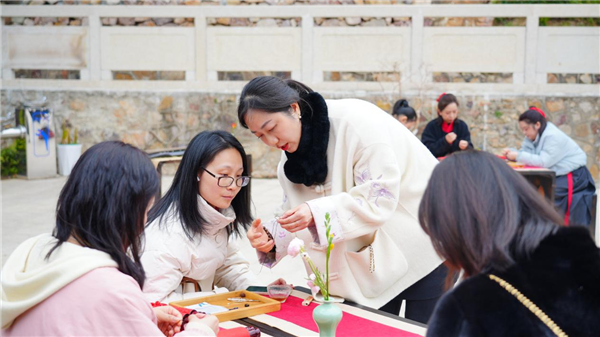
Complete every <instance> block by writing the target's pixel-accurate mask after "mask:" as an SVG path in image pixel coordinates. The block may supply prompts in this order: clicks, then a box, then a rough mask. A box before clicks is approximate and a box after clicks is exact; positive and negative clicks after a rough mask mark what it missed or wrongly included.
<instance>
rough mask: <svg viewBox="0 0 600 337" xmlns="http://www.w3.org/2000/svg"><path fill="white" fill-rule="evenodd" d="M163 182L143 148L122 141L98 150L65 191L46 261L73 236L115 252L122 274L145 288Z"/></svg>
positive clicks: (73, 173) (75, 169)
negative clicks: (150, 232)
mask: <svg viewBox="0 0 600 337" xmlns="http://www.w3.org/2000/svg"><path fill="white" fill-rule="evenodd" d="M158 184H159V180H158V174H157V173H156V169H155V168H154V166H153V165H152V162H151V161H150V158H148V155H146V153H144V152H142V151H141V150H139V149H137V148H135V147H133V146H131V145H128V144H125V143H123V142H116V141H111V142H103V143H99V144H96V145H94V146H92V147H91V148H89V149H88V150H87V151H85V152H84V153H83V155H82V156H81V158H79V160H78V161H77V163H76V164H75V167H73V170H72V171H71V175H70V176H69V179H68V180H67V183H66V184H65V186H64V187H63V189H62V191H61V192H60V196H59V197H58V204H57V206H56V227H55V228H54V231H53V235H54V236H55V237H56V238H57V239H58V243H57V244H56V245H55V246H54V247H53V248H52V249H51V250H50V252H49V253H48V255H47V256H46V258H48V257H50V255H51V254H52V252H53V251H54V250H55V249H56V248H58V247H59V246H60V245H61V244H63V243H64V242H65V241H67V240H68V239H69V237H71V236H72V237H73V238H74V239H75V240H77V242H78V243H79V244H80V245H82V246H84V247H89V248H93V249H97V250H100V251H103V252H105V253H107V254H109V255H110V256H111V257H112V259H113V260H115V262H117V265H118V267H119V270H120V271H121V272H123V273H125V274H127V275H129V276H131V277H133V278H134V279H135V280H136V281H137V282H138V284H139V285H140V287H143V286H144V279H145V273H144V268H143V267H142V264H141V262H140V255H141V236H142V234H143V231H144V218H145V215H146V210H147V209H148V206H149V204H150V202H151V201H152V198H153V197H154V195H155V194H156V193H157V191H158V186H159V185H158ZM128 250H129V252H130V256H131V257H129V256H128V254H127V251H128ZM132 259H133V260H132Z"/></svg>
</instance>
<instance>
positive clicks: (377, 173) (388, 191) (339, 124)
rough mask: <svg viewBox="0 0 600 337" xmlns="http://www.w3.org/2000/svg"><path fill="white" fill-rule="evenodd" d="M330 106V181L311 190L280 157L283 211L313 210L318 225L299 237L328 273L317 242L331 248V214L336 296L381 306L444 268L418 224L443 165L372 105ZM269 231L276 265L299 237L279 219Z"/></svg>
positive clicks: (267, 259)
mask: <svg viewBox="0 0 600 337" xmlns="http://www.w3.org/2000/svg"><path fill="white" fill-rule="evenodd" d="M327 107H328V110H329V121H330V123H331V128H330V133H329V143H328V147H327V164H328V173H327V178H326V181H325V183H324V184H323V185H316V186H312V187H307V186H304V185H302V184H294V183H292V182H291V181H289V180H288V179H287V178H286V176H285V173H284V171H283V164H284V163H285V161H286V159H287V158H286V156H285V154H284V155H282V159H281V161H280V163H279V167H278V177H279V182H280V184H281V187H282V188H283V191H284V203H283V211H285V210H287V209H290V208H293V207H296V206H298V205H300V204H302V203H304V202H306V203H308V205H309V206H310V208H311V211H312V213H313V216H314V219H315V223H316V226H315V227H312V228H311V227H309V229H311V230H303V231H300V232H298V233H297V236H298V237H299V238H301V239H303V240H304V242H305V245H306V248H307V251H308V253H309V255H310V256H311V258H312V259H313V261H314V262H315V264H316V265H317V267H318V268H319V270H321V271H322V272H324V271H325V248H326V246H325V245H320V244H319V242H322V243H325V244H326V241H325V240H326V239H325V227H324V221H325V213H327V212H329V213H330V214H331V224H332V231H333V233H334V237H335V239H334V242H335V248H334V249H333V251H332V254H331V259H330V292H331V293H332V294H333V295H337V296H341V297H344V298H346V299H348V300H351V301H354V302H357V303H359V304H362V305H367V306H370V307H373V308H379V307H381V306H383V305H384V304H386V303H387V302H389V301H390V300H391V299H393V298H394V297H396V296H397V295H398V294H399V293H400V292H402V291H403V290H405V289H406V288H408V287H409V286H411V285H412V284H414V283H415V282H417V281H418V280H420V279H421V278H423V277H424V276H426V275H427V274H429V273H430V272H431V271H433V270H434V269H435V268H436V267H438V266H439V265H440V264H441V263H442V260H441V259H440V258H439V257H438V255H437V254H436V252H435V251H434V249H433V246H432V244H431V241H430V239H429V236H427V235H426V234H425V233H424V232H423V230H422V229H421V227H420V225H419V223H418V219H417V218H418V209H419V203H420V201H421V197H422V195H423V192H424V190H425V188H426V186H427V182H428V180H429V177H430V175H431V173H432V171H433V169H434V167H435V165H436V163H437V160H436V159H435V158H434V157H433V156H432V155H431V153H430V152H429V150H427V148H426V147H425V146H424V145H423V144H422V143H421V141H420V140H419V139H417V138H416V137H415V136H414V135H413V134H412V133H411V132H410V131H409V130H408V129H406V128H405V127H404V126H403V125H402V124H401V123H399V122H398V121H397V120H394V118H392V117H391V116H390V115H388V114H387V113H385V112H384V111H383V110H381V109H379V108H378V107H377V106H375V105H373V104H371V103H368V102H366V101H362V100H357V99H344V100H328V101H327ZM265 227H266V228H268V229H269V230H270V231H271V233H272V234H274V237H275V240H276V256H275V257H273V256H272V255H273V254H269V255H266V254H262V253H259V259H260V261H261V262H263V263H264V264H265V265H267V266H269V265H271V266H272V265H274V264H275V263H277V262H278V261H279V260H280V259H281V258H283V257H284V256H285V255H286V251H287V245H288V243H289V241H290V240H291V238H292V237H293V234H290V233H288V232H286V231H285V230H283V229H282V228H281V227H279V226H278V225H277V223H276V222H274V221H272V222H270V223H267V224H266V225H265ZM315 229H316V230H315ZM311 231H312V233H311ZM369 245H370V247H369ZM298 258H299V257H298ZM371 261H372V262H373V263H371ZM307 272H308V273H309V274H310V273H311V272H310V269H308V268H307Z"/></svg>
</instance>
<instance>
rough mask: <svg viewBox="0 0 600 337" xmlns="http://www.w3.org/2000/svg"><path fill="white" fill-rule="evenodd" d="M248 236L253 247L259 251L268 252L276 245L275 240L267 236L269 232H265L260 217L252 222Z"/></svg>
mask: <svg viewBox="0 0 600 337" xmlns="http://www.w3.org/2000/svg"><path fill="white" fill-rule="evenodd" d="M246 237H248V240H250V244H251V245H252V248H254V249H256V250H258V251H259V252H263V253H268V252H270V251H271V249H273V247H274V246H275V242H274V241H273V240H271V239H269V237H268V236H267V232H265V229H264V228H263V226H262V224H261V221H260V219H256V220H254V221H253V222H252V226H250V228H249V229H248V232H247V233H246Z"/></svg>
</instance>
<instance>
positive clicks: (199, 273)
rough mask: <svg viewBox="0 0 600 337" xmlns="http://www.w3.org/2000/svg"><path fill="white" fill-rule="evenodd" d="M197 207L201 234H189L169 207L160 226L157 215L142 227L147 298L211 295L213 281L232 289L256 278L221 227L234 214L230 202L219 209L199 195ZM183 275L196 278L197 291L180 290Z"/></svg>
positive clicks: (238, 287) (218, 285)
mask: <svg viewBox="0 0 600 337" xmlns="http://www.w3.org/2000/svg"><path fill="white" fill-rule="evenodd" d="M198 210H199V211H200V213H201V214H202V216H203V217H204V218H205V219H206V220H207V222H208V224H209V225H208V227H207V232H206V234H205V235H202V236H200V235H197V236H196V237H194V239H193V240H190V239H189V238H188V237H187V236H186V235H185V232H184V230H183V226H182V222H181V221H180V220H179V219H178V217H177V216H174V215H173V214H172V213H171V212H168V213H167V214H166V215H165V216H164V217H163V219H162V222H161V223H160V226H159V222H158V220H159V219H157V220H155V221H153V222H152V223H151V224H150V225H148V227H147V228H146V232H145V233H146V234H145V236H146V239H145V249H144V253H143V255H142V264H143V266H144V270H145V271H146V283H145V284H144V293H145V295H146V298H147V299H148V300H149V301H151V302H154V301H161V302H165V303H168V302H171V301H178V300H182V299H186V298H192V297H198V296H204V295H210V293H211V292H213V291H214V286H217V287H224V288H227V289H228V290H230V291H234V290H239V289H245V288H246V287H248V286H250V285H258V284H259V281H258V279H257V278H256V276H255V275H254V274H253V273H252V272H251V271H250V267H249V263H248V261H247V260H246V259H245V257H244V256H243V255H242V253H241V252H240V251H239V248H238V246H237V244H236V242H235V240H234V239H233V237H232V238H228V237H227V229H226V227H227V226H229V225H230V224H231V223H233V221H234V220H235V213H234V211H233V208H231V207H229V208H227V209H224V210H222V211H221V212H218V211H217V210H215V209H214V208H213V207H211V206H210V205H209V204H208V203H207V202H206V201H205V200H204V199H203V198H202V197H200V196H198ZM183 277H189V278H191V279H194V280H196V281H198V283H199V284H200V287H201V293H185V294H184V292H185V291H184V290H182V288H181V286H180V283H181V280H182V279H183Z"/></svg>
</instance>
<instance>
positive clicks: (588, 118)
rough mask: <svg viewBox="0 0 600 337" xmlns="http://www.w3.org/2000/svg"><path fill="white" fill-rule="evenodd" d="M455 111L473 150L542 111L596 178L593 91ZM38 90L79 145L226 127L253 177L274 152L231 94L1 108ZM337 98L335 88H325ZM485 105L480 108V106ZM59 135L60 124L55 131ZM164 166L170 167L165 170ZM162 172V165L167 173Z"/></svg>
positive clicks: (73, 96) (145, 144)
mask: <svg viewBox="0 0 600 337" xmlns="http://www.w3.org/2000/svg"><path fill="white" fill-rule="evenodd" d="M455 94H457V96H458V97H459V101H460V118H461V119H463V120H464V121H465V122H467V124H468V125H469V127H470V129H471V133H472V140H473V144H474V145H475V147H476V148H478V149H485V150H487V151H491V152H495V153H499V152H500V150H501V149H502V148H504V147H519V146H520V144H521V141H522V139H523V136H522V135H521V133H520V131H519V129H518V124H517V119H518V116H519V114H520V113H521V112H523V111H525V110H526V109H527V107H528V106H530V105H534V106H537V107H539V108H541V109H543V110H544V111H546V113H547V115H548V118H549V120H550V121H552V122H553V123H555V124H556V125H557V126H558V127H559V128H560V129H561V130H563V131H564V132H565V133H567V134H568V135H569V136H571V137H572V138H573V139H574V140H575V141H576V142H577V143H578V144H579V145H580V146H581V147H582V149H583V150H584V151H585V152H586V153H587V156H588V165H587V166H588V168H589V169H590V171H591V172H592V175H593V177H594V179H596V181H600V170H599V167H600V97H593V98H590V97H502V98H492V99H489V100H486V99H485V98H484V97H483V96H470V95H460V93H455ZM43 96H45V97H46V98H47V101H48V102H49V106H50V107H51V108H52V109H53V110H54V111H55V121H56V125H57V127H58V126H60V124H61V122H62V121H63V120H64V119H69V121H70V122H71V123H72V124H73V126H74V127H76V128H78V130H79V137H80V141H81V143H82V144H83V145H84V149H86V148H88V147H90V146H91V145H93V144H96V143H98V142H101V141H104V140H122V141H125V142H127V143H131V144H133V145H135V146H138V147H140V148H142V149H144V150H148V151H151V150H159V149H164V148H172V147H178V146H185V145H186V144H187V143H188V142H189V141H190V139H191V138H192V137H193V136H194V135H195V134H197V133H198V132H200V131H202V130H214V129H222V130H227V131H230V132H233V133H234V135H235V136H236V137H238V138H239V139H240V141H241V142H242V143H243V144H244V146H245V148H246V150H247V152H248V153H251V154H252V156H253V166H254V172H253V176H254V177H273V176H275V174H276V172H275V170H276V166H277V162H278V161H279V157H280V151H279V150H275V149H270V148H268V147H267V146H265V145H263V144H262V142H260V141H259V140H258V139H256V137H254V136H253V135H252V134H251V133H250V132H248V130H246V129H243V128H240V127H237V125H235V126H234V124H237V114H236V111H237V99H238V97H237V96H236V95H233V94H203V93H151V92H144V93H142V92H104V91H102V92H100V91H97V92H81V91H7V90H2V93H1V99H2V107H3V109H2V115H3V116H4V115H6V113H7V112H8V111H10V110H13V109H14V108H15V107H16V106H17V105H18V104H20V102H27V101H34V100H39V99H40V98H41V97H43ZM325 96H326V97H330V98H343V96H341V95H340V94H329V95H327V94H326V95H325ZM360 98H362V99H365V100H368V101H371V102H373V103H375V104H377V105H378V106H379V107H381V108H382V109H384V110H386V111H390V110H391V107H392V106H393V103H394V102H395V100H396V99H398V98H399V95H394V94H387V95H376V94H368V95H367V96H363V97H360ZM409 101H410V104H411V105H412V106H413V107H414V108H415V109H416V110H417V111H419V113H420V119H419V135H418V136H419V137H420V133H421V132H422V130H423V128H424V127H425V125H426V124H427V122H428V121H429V120H431V119H433V118H435V117H436V112H435V97H426V98H423V97H409ZM486 107H487V110H486ZM55 133H56V134H61V133H60V130H58V132H55ZM170 170H171V172H172V170H173V168H171V169H170ZM167 173H168V172H167Z"/></svg>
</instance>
